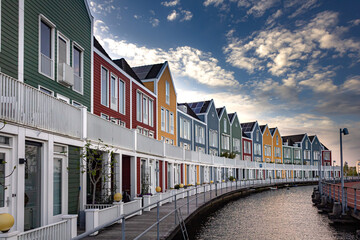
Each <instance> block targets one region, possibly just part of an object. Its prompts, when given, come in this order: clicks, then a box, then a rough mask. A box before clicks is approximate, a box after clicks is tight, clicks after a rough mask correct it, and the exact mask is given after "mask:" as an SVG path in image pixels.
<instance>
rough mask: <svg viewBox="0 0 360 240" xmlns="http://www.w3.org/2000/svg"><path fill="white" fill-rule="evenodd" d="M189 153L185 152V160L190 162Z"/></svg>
mask: <svg viewBox="0 0 360 240" xmlns="http://www.w3.org/2000/svg"><path fill="white" fill-rule="evenodd" d="M191 152H192V151H190V150H185V160H187V161H191V160H192V159H191Z"/></svg>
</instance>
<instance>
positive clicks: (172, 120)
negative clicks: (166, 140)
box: [169, 112, 175, 134]
mask: <svg viewBox="0 0 360 240" xmlns="http://www.w3.org/2000/svg"><path fill="white" fill-rule="evenodd" d="M174 119H175V118H174V113H173V112H170V116H169V121H170V133H171V134H174V128H175V127H174Z"/></svg>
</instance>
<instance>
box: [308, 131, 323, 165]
mask: <svg viewBox="0 0 360 240" xmlns="http://www.w3.org/2000/svg"><path fill="white" fill-rule="evenodd" d="M309 139H310V141H311V165H314V166H317V165H318V164H319V163H320V160H321V150H322V148H321V143H320V141H319V138H318V137H317V136H316V135H313V136H309Z"/></svg>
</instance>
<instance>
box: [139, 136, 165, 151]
mask: <svg viewBox="0 0 360 240" xmlns="http://www.w3.org/2000/svg"><path fill="white" fill-rule="evenodd" d="M136 148H137V149H136V150H137V151H139V152H143V153H148V154H153V155H157V156H163V152H164V143H163V142H161V141H158V140H156V139H153V138H150V137H147V136H144V135H142V134H139V133H137V143H136Z"/></svg>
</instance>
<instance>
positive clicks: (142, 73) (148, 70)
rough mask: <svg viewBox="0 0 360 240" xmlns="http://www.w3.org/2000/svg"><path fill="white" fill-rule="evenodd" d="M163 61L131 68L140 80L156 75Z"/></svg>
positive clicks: (155, 76)
mask: <svg viewBox="0 0 360 240" xmlns="http://www.w3.org/2000/svg"><path fill="white" fill-rule="evenodd" d="M165 63H166V62H165ZM165 63H158V64H152V65H146V66H138V67H133V68H132V70H133V71H134V72H135V74H136V75H137V76H138V77H139V79H140V80H145V79H153V78H157V77H158V75H159V73H160V71H161V69H162V67H163V65H164V64H165Z"/></svg>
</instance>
